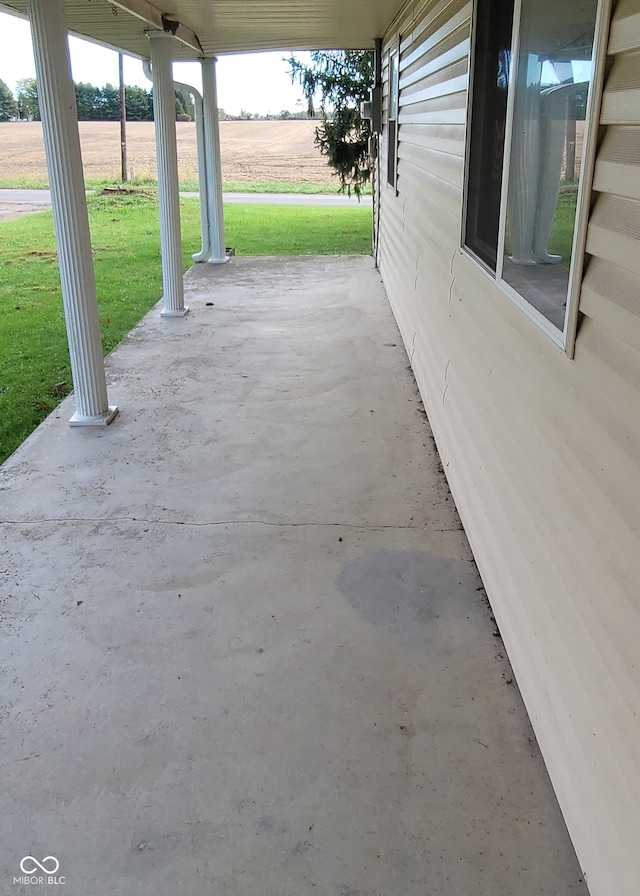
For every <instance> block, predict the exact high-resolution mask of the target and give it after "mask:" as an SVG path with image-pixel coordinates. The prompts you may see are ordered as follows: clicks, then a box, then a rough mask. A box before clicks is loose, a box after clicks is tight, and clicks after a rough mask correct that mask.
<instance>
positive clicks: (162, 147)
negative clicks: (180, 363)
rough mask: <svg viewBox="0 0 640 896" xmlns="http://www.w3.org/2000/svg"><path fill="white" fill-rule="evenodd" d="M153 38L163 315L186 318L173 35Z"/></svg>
mask: <svg viewBox="0 0 640 896" xmlns="http://www.w3.org/2000/svg"><path fill="white" fill-rule="evenodd" d="M147 37H148V38H149V40H150V41H151V70H152V71H151V74H152V77H153V118H154V121H155V132H156V156H157V159H158V205H159V208H160V252H161V255H162V285H163V291H164V310H163V311H162V316H163V317H183V316H184V315H185V314H187V312H188V311H189V309H188V308H185V306H184V286H183V282H182V238H181V235H180V191H179V187H178V148H177V144H176V100H175V91H174V87H173V77H172V70H171V64H172V54H171V50H172V46H173V38H172V37H171V35H170V34H166V33H165V32H164V31H148V32H147Z"/></svg>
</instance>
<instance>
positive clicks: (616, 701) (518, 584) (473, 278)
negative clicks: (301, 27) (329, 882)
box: [378, 0, 640, 896]
mask: <svg viewBox="0 0 640 896" xmlns="http://www.w3.org/2000/svg"><path fill="white" fill-rule="evenodd" d="M470 18H471V4H470V3H461V2H436V3H429V4H426V5H425V4H421V6H420V7H419V8H418V7H417V6H414V7H412V8H409V9H408V10H407V11H406V12H405V15H404V17H403V18H401V19H399V20H398V21H397V22H396V23H394V26H393V30H392V31H390V32H389V34H388V35H387V39H386V41H385V46H384V50H383V53H384V55H385V56H386V54H387V53H388V49H389V47H390V46H392V45H393V41H394V40H395V39H396V37H397V34H401V35H402V42H401V51H400V111H399V122H400V129H399V146H398V182H397V187H398V195H397V196H396V195H394V193H393V191H390V190H382V191H381V195H380V204H381V207H380V210H379V212H380V214H379V234H378V261H379V265H380V269H381V273H382V275H383V278H384V282H385V285H386V288H387V292H388V294H389V298H390V301H391V304H392V307H393V309H394V312H395V314H396V317H397V320H398V323H399V325H400V329H401V332H402V334H403V338H404V341H405V344H406V347H407V352H408V354H409V357H410V359H411V363H412V365H413V369H414V371H415V374H416V378H417V381H418V385H419V387H420V390H421V393H422V396H423V399H424V401H425V405H426V408H427V411H428V414H429V418H430V421H431V424H432V427H433V430H434V434H435V437H436V441H437V443H438V447H439V450H440V452H441V457H442V462H443V465H444V467H445V470H446V473H447V476H448V478H449V481H450V483H451V486H452V490H453V494H454V497H455V500H456V503H457V505H458V508H459V510H460V514H461V516H462V519H463V522H464V525H465V528H466V531H467V534H468V536H469V540H470V542H471V546H472V548H473V551H474V554H475V557H476V560H477V562H478V565H479V568H480V571H481V574H482V577H483V580H484V583H485V586H486V588H487V593H488V595H489V598H490V600H491V603H492V606H493V608H494V612H495V615H496V618H497V621H498V623H499V626H500V630H501V632H502V635H503V638H504V641H505V644H506V646H507V650H508V652H509V656H510V658H511V660H512V663H513V665H514V669H515V672H516V676H517V680H518V683H519V685H520V688H521V690H522V693H523V697H524V699H525V703H526V705H527V708H528V711H529V714H530V716H531V719H532V722H533V724H534V727H535V730H536V734H537V736H538V739H539V742H540V745H541V748H542V751H543V755H544V757H545V760H546V762H547V766H548V769H549V772H550V775H551V778H552V781H553V784H554V787H555V789H556V792H557V794H558V797H559V800H560V804H561V807H562V810H563V812H564V815H565V818H566V820H567V824H568V827H569V831H570V833H571V836H572V838H573V841H574V844H575V846H576V850H577V853H578V857H579V859H580V861H581V864H582V866H583V868H584V869H585V872H586V874H587V878H588V883H589V887H590V890H591V892H592V894H593V896H611V894H615V896H637V894H638V892H639V881H640V851H639V850H638V847H637V836H638V831H640V799H639V798H638V796H639V794H640V762H639V761H638V757H639V756H640V710H639V709H638V706H639V704H640V662H639V660H638V655H639V654H638V644H639V643H640V587H639V585H640V261H639V259H640V0H621V2H620V3H619V4H618V5H617V7H616V13H615V16H614V21H613V23H612V27H611V31H610V40H609V54H610V59H609V67H608V72H607V79H606V82H605V91H604V97H603V102H602V113H601V124H602V133H601V135H600V137H601V139H600V143H599V151H598V156H597V159H596V165H595V174H594V183H593V190H594V192H593V197H592V211H591V215H590V221H589V225H588V230H587V258H586V264H585V269H584V276H583V283H582V288H581V292H580V297H579V309H580V314H579V320H578V332H577V338H576V345H575V358H574V360H570V359H569V358H568V357H567V356H566V355H564V354H563V353H562V352H561V351H559V350H558V348H557V346H555V345H554V344H553V343H552V342H551V341H550V340H549V339H548V337H547V336H546V335H545V334H544V333H542V332H541V331H540V330H539V329H538V328H537V327H536V326H535V324H533V323H532V322H531V321H530V320H528V319H527V318H526V317H525V316H523V315H522V313H521V312H520V311H519V310H518V309H517V308H516V307H515V306H514V305H513V304H512V303H511V301H510V300H509V299H508V298H507V297H506V296H505V295H504V294H502V293H501V291H500V289H499V288H498V287H497V286H496V284H495V282H493V281H492V280H491V279H490V277H489V276H488V275H487V274H486V273H485V272H484V271H482V270H481V269H480V268H479V266H478V265H477V264H476V263H475V262H474V261H473V260H472V259H470V258H469V257H468V256H466V255H465V254H464V253H463V252H461V251H460V247H459V243H460V232H461V215H462V200H463V196H462V190H463V156H464V144H465V122H466V114H467V113H466V84H467V76H468V74H467V66H468V54H469V38H470ZM385 120H386V119H385ZM382 143H383V145H384V141H382ZM381 161H382V163H383V164H382V171H385V170H386V168H385V167H384V160H381Z"/></svg>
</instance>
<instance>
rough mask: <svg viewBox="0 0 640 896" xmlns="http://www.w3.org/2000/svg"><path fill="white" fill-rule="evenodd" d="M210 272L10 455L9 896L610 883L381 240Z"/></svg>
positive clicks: (574, 889)
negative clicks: (595, 860) (599, 873)
mask: <svg viewBox="0 0 640 896" xmlns="http://www.w3.org/2000/svg"><path fill="white" fill-rule="evenodd" d="M186 284H187V293H188V304H189V305H190V306H191V314H190V315H189V316H188V317H186V318H184V319H166V318H165V319H161V318H160V316H159V314H158V309H155V310H154V311H152V312H151V313H150V314H149V315H148V316H147V317H146V318H145V319H144V320H143V321H142V323H141V324H140V325H139V326H138V327H137V328H136V329H135V330H133V331H132V333H131V334H130V335H129V337H127V339H125V341H124V342H123V343H122V345H121V346H120V347H119V348H118V349H117V350H116V351H115V352H114V353H113V354H112V355H111V356H110V358H109V359H108V365H107V368H108V379H109V383H110V399H111V401H112V402H116V403H117V404H118V405H119V406H120V409H121V412H120V415H119V417H118V418H117V419H116V420H115V422H114V423H113V424H112V425H111V426H110V427H108V428H107V429H80V430H79V429H71V428H70V427H68V426H67V419H68V418H69V416H70V415H71V413H72V411H73V405H72V402H71V400H70V399H67V400H66V401H65V402H64V403H63V404H62V405H61V406H60V408H59V409H58V410H57V412H56V413H55V414H54V415H52V416H51V417H50V418H49V419H48V420H47V421H46V422H45V423H44V424H43V425H42V426H41V427H40V428H39V430H38V431H37V432H36V433H34V435H33V436H32V437H31V438H30V439H29V440H28V441H27V442H26V443H25V445H24V446H23V447H22V448H21V449H20V450H19V451H17V452H16V454H15V455H13V457H12V458H10V459H9V461H7V463H6V464H5V465H4V466H3V467H2V468H1V470H0V506H1V508H2V510H1V513H0V516H1V517H2V524H1V526H0V531H1V533H2V539H3V541H2V555H1V560H0V590H1V598H0V615H1V622H0V631H1V637H2V642H1V643H2V658H1V666H2V675H1V677H0V691H1V693H2V695H3V709H2V725H1V734H2V740H1V756H2V759H1V760H0V764H2V780H3V785H2V813H1V820H0V843H1V844H2V845H1V847H0V892H2V893H7V894H22V893H27V892H29V893H33V892H43V891H45V890H46V891H48V892H52V891H53V890H56V891H57V892H63V893H64V894H66V896H103V894H104V896H107V894H109V896H133V894H135V896H176V894H182V893H184V894H189V896H205V894H206V896H223V894H232V896H263V894H264V896H306V894H317V896H436V894H445V896H481V894H486V896H533V894H536V896H539V894H545V896H560V894H561V896H576V894H581V896H584V894H585V893H586V892H587V891H586V887H585V884H584V882H583V881H582V875H581V872H580V869H579V866H578V864H577V861H576V858H575V855H574V853H573V849H572V846H571V843H570V841H569V839H568V836H567V833H566V829H565V827H564V823H563V820H562V817H561V814H560V812H559V809H558V806H557V804H556V801H555V797H554V795H553V792H552V790H551V786H550V783H549V781H548V778H547V775H546V772H545V769H544V765H543V763H542V760H541V757H540V755H539V752H538V749H537V746H536V744H535V740H534V738H533V734H532V731H531V728H530V725H529V722H528V719H527V716H526V713H525V711H524V708H523V706H522V703H521V699H520V696H519V693H518V690H517V687H516V685H515V683H512V673H511V669H510V667H509V665H508V662H507V660H506V658H505V656H504V651H503V647H502V642H501V640H500V638H499V637H496V632H495V625H494V623H493V621H492V618H491V611H490V609H489V608H488V605H487V603H486V599H485V596H484V592H483V590H482V586H481V582H480V579H479V577H478V573H477V571H476V567H475V564H474V562H473V558H472V556H471V553H470V550H469V547H468V544H467V541H466V538H465V534H464V532H463V531H462V529H461V525H460V521H459V519H458V516H457V513H456V510H455V507H454V505H453V501H452V499H451V497H450V494H449V491H448V488H447V484H446V481H445V479H444V476H443V474H442V469H441V467H440V465H439V461H438V457H437V455H436V453H435V450H434V446H433V442H432V438H431V434H430V430H429V425H428V422H427V420H426V418H425V416H424V412H423V410H422V405H421V402H420V399H419V396H418V393H417V390H416V387H415V383H414V381H413V378H412V375H411V372H410V371H409V370H408V367H407V364H408V362H407V357H406V355H405V352H404V349H403V348H402V345H401V341H400V337H399V334H398V331H397V329H396V326H395V323H394V321H393V318H392V316H391V312H390V310H389V306H388V303H387V300H386V297H385V294H384V290H383V288H382V286H381V283H380V279H379V276H378V274H377V273H376V271H375V270H374V267H373V263H372V260H371V259H370V258H365V257H362V258H280V259H242V258H236V259H234V260H233V261H232V263H230V264H229V265H227V266H224V267H215V266H209V265H203V266H200V267H198V268H197V269H195V270H193V271H191V272H190V273H189V274H188V275H187V278H186ZM211 303H213V304H211ZM25 856H33V857H34V858H35V859H36V860H38V861H40V862H42V860H43V859H44V858H45V857H55V860H56V861H58V862H59V870H58V871H57V876H58V878H61V877H64V878H65V881H66V882H65V884H64V886H62V885H60V884H58V885H55V884H52V885H51V886H49V885H46V884H44V885H42V886H40V885H35V886H34V885H32V884H24V883H21V882H20V876H21V875H22V874H23V872H22V871H21V870H20V862H21V859H23V857H25ZM45 865H46V863H45ZM48 865H49V867H51V866H52V862H49V863H48ZM26 867H27V868H31V867H32V865H31V864H30V863H27V866H26ZM38 873H41V872H36V874H38ZM14 879H18V882H17V883H14Z"/></svg>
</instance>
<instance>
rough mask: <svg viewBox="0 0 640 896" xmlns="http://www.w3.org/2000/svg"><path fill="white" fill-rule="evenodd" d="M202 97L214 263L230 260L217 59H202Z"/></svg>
mask: <svg viewBox="0 0 640 896" xmlns="http://www.w3.org/2000/svg"><path fill="white" fill-rule="evenodd" d="M200 64H201V66H202V101H203V104H204V139H205V148H206V154H207V181H208V189H207V202H208V204H209V238H210V244H211V257H210V258H209V261H210V262H212V263H213V264H224V263H225V262H226V261H229V259H228V257H227V255H226V254H225V252H226V247H225V239H224V209H223V204H222V165H221V162H220V124H219V121H218V92H217V90H216V60H215V57H213V58H206V59H201V60H200Z"/></svg>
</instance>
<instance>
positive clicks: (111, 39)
mask: <svg viewBox="0 0 640 896" xmlns="http://www.w3.org/2000/svg"><path fill="white" fill-rule="evenodd" d="M403 5H404V0H156V2H154V3H153V4H151V3H149V2H148V0H117V2H114V3H111V2H109V0H67V2H66V9H67V22H68V27H69V30H70V32H71V33H72V34H75V35H77V36H79V37H85V38H89V39H90V40H94V41H96V42H98V43H101V44H104V45H106V46H110V47H113V48H115V49H118V50H121V51H123V52H125V53H129V54H131V55H133V56H140V57H143V58H146V57H148V55H149V41H148V39H147V37H146V36H145V30H147V29H148V28H150V27H154V26H153V25H151V24H149V20H150V19H151V20H152V19H154V18H155V20H156V22H159V20H160V18H161V15H162V14H164V15H165V16H167V17H169V18H170V19H172V20H174V21H177V22H179V23H180V25H181V26H182V27H181V29H180V31H179V32H178V34H179V36H183V38H184V39H185V40H186V43H184V42H181V41H178V40H176V52H175V58H176V59H192V58H197V57H198V56H200V55H205V56H213V55H221V54H224V53H242V52H250V51H258V50H289V49H291V50H302V49H308V50H314V49H329V48H331V49H357V48H368V47H372V46H373V41H374V39H375V38H376V37H382V35H383V32H384V30H385V29H386V27H387V26H388V25H389V23H390V21H391V20H392V19H393V17H394V16H395V14H396V13H397V12H398V10H399V9H400V8H401V7H402V6H403ZM0 9H2V10H3V11H6V12H17V13H19V14H21V15H26V11H27V2H26V0H2V2H1V3H0ZM135 13H138V15H136V14H135ZM140 15H143V16H145V17H146V18H147V21H146V22H145V21H144V20H143V19H142V18H140ZM155 27H156V28H158V27H160V26H159V25H158V24H156V25H155ZM193 35H195V37H196V38H197V40H195V41H194V40H193V39H192V38H193ZM190 43H192V44H195V47H194V46H189V44H190ZM198 43H199V46H200V47H201V48H202V49H201V50H200V49H199V48H198Z"/></svg>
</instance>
